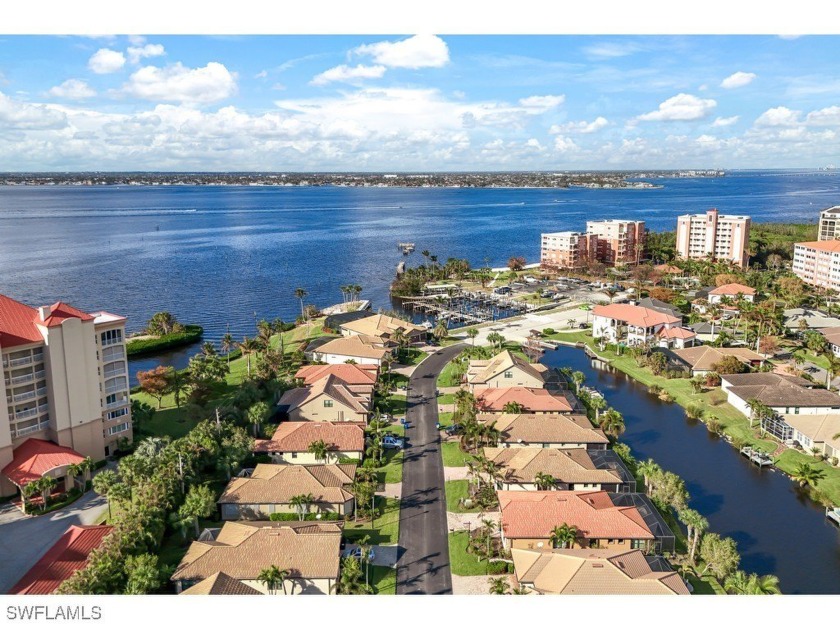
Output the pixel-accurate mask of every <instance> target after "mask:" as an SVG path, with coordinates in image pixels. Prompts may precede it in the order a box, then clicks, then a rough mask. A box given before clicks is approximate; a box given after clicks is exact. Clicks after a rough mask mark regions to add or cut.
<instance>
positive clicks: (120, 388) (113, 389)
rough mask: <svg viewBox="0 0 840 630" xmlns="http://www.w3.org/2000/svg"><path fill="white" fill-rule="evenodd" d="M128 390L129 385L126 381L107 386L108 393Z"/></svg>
mask: <svg viewBox="0 0 840 630" xmlns="http://www.w3.org/2000/svg"><path fill="white" fill-rule="evenodd" d="M125 391H128V385H126V384H125V383H121V384H119V385H111V386H110V387H106V388H105V393H106V394H116V393H117V392H125Z"/></svg>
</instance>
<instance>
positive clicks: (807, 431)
mask: <svg viewBox="0 0 840 630" xmlns="http://www.w3.org/2000/svg"><path fill="white" fill-rule="evenodd" d="M781 419H782V422H784V423H785V424H786V425H787V426H788V427H790V433H788V434H787V435H785V436H784V437H782V438H781V439H784V440H795V441H797V442H799V444H800V445H801V446H802V448H803V449H805V452H806V453H811V449H813V448H816V449H818V451H819V452H820V453H822V454H823V455H825V456H826V458H831V457H836V458H840V413H833V414H822V413H821V414H800V415H793V414H785V415H783V416H782V418H781Z"/></svg>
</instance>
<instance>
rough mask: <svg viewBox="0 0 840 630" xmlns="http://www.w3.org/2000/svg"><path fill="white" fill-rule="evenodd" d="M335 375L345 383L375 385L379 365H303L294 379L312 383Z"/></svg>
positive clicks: (308, 383)
mask: <svg viewBox="0 0 840 630" xmlns="http://www.w3.org/2000/svg"><path fill="white" fill-rule="evenodd" d="M327 376H335V377H336V378H337V379H339V380H340V381H343V382H344V383H345V384H347V385H369V386H370V387H373V386H374V385H376V379H377V377H378V376H379V366H378V365H369V364H355V363H334V364H327V365H304V366H303V367H301V368H300V369H299V370H298V371H297V372H296V373H295V380H296V381H297V382H298V383H299V384H300V385H301V386H305V385H314V384H315V383H317V382H318V381H320V380H321V379H322V378H326V377H327Z"/></svg>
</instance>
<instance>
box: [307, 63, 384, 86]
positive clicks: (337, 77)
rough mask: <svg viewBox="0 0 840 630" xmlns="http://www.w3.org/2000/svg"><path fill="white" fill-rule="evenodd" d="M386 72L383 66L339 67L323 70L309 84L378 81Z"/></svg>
mask: <svg viewBox="0 0 840 630" xmlns="http://www.w3.org/2000/svg"><path fill="white" fill-rule="evenodd" d="M386 70H387V68H386V67H385V66H365V65H362V64H359V65H357V66H355V67H353V66H347V65H341V66H336V67H335V68H330V69H329V70H325V71H324V72H322V73H321V74H319V75H317V76H315V77H314V78H313V79H312V80H311V81H310V82H309V83H310V85H327V84H328V83H332V82H333V81H342V82H344V83H353V82H357V81H359V80H364V79H379V78H381V77H382V75H384V74H385V71H386Z"/></svg>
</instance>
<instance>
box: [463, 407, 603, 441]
mask: <svg viewBox="0 0 840 630" xmlns="http://www.w3.org/2000/svg"><path fill="white" fill-rule="evenodd" d="M476 419H477V420H478V422H481V423H484V424H493V426H494V427H495V428H496V429H497V430H498V431H499V439H498V445H499V446H501V447H504V448H524V447H526V446H537V447H540V448H562V449H569V448H582V449H589V450H600V449H606V448H607V445H608V444H609V442H610V441H609V439H608V438H607V436H606V435H605V434H604V432H603V431H602V430H601V429H599V428H597V427H594V426H592V423H591V422H590V421H589V418H587V417H586V416H584V415H578V414H559V413H551V414H533V413H501V414H494V413H479V414H478V415H477V416H476Z"/></svg>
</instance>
